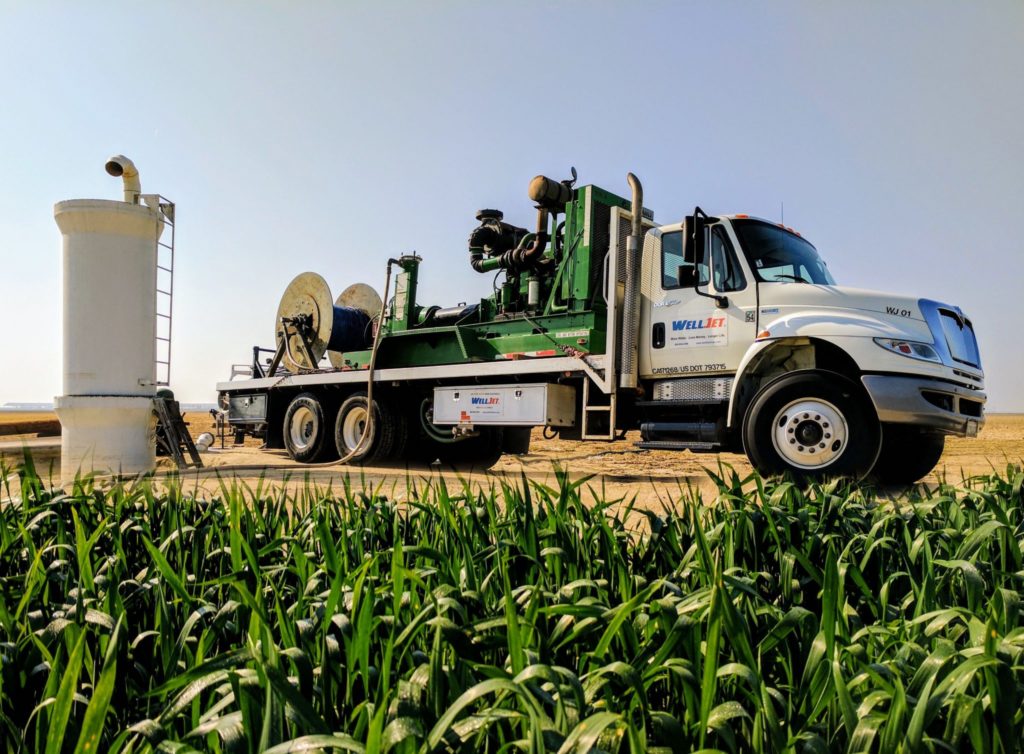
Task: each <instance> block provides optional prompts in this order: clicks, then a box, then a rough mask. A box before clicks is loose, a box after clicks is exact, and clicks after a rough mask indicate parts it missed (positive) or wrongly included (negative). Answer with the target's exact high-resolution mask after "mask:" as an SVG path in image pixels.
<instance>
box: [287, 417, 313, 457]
mask: <svg viewBox="0 0 1024 754" xmlns="http://www.w3.org/2000/svg"><path fill="white" fill-rule="evenodd" d="M319 429H320V422H319V420H318V419H317V417H316V413H315V412H314V411H313V410H312V409H310V408H307V407H306V406H299V407H298V408H297V409H295V412H294V413H293V414H292V418H291V422H290V423H289V425H288V437H289V439H290V440H291V443H292V447H293V448H295V449H296V450H298V451H303V450H308V449H309V448H311V447H312V446H313V443H314V442H315V441H316V437H317V434H318V431H319Z"/></svg>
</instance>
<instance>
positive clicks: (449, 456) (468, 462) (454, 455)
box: [429, 427, 504, 471]
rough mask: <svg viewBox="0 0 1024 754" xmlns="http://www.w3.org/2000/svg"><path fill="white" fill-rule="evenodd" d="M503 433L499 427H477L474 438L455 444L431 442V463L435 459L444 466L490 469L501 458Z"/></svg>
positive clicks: (480, 469)
mask: <svg viewBox="0 0 1024 754" xmlns="http://www.w3.org/2000/svg"><path fill="white" fill-rule="evenodd" d="M503 442H504V432H503V430H502V428H501V427H478V428H477V435H476V436H475V437H467V438H466V439H464V440H458V441H457V442H451V443H442V442H437V441H436V440H432V441H431V445H430V453H429V455H431V456H432V458H431V459H430V460H431V461H433V460H434V458H436V459H437V460H439V461H440V462H441V464H442V465H444V466H454V467H456V468H464V469H477V470H479V471H483V470H486V469H489V468H491V466H493V465H494V464H496V463H497V462H498V459H499V458H501V456H502V452H503V451H502V444H503Z"/></svg>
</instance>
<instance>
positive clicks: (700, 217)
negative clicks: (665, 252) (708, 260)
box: [683, 207, 706, 265]
mask: <svg viewBox="0 0 1024 754" xmlns="http://www.w3.org/2000/svg"><path fill="white" fill-rule="evenodd" d="M705 217H706V215H704V212H703V211H702V210H701V208H700V207H697V208H695V209H694V210H693V214H692V215H687V216H686V218H685V219H684V220H683V260H684V261H686V262H689V263H690V264H692V265H696V264H697V263H698V262H700V261H702V260H703V258H704V227H705V223H704V220H705ZM698 239H699V241H698Z"/></svg>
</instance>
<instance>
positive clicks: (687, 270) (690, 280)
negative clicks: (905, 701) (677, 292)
mask: <svg viewBox="0 0 1024 754" xmlns="http://www.w3.org/2000/svg"><path fill="white" fill-rule="evenodd" d="M676 280H678V281H679V287H680V288H694V287H696V285H697V283H698V282H699V281H698V279H697V268H696V266H694V265H692V264H681V265H679V268H678V269H677V270H676Z"/></svg>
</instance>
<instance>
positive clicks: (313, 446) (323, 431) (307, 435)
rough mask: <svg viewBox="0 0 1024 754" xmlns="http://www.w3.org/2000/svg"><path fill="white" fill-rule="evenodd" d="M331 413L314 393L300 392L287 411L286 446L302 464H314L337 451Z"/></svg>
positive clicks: (285, 423) (291, 454)
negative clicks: (332, 437)
mask: <svg viewBox="0 0 1024 754" xmlns="http://www.w3.org/2000/svg"><path fill="white" fill-rule="evenodd" d="M329 414H330V412H329V411H328V410H327V408H326V407H325V404H324V401H323V400H321V399H320V398H318V397H317V396H315V395H313V394H312V393H300V394H299V395H297V396H295V398H293V399H292V402H291V403H289V404H288V410H287V411H285V414H284V445H285V448H287V450H288V455H290V456H291V457H292V458H294V459H295V460H296V461H298V462H299V463H314V462H316V461H320V460H324V459H327V458H329V457H330V456H331V455H332V454H333V453H334V443H332V442H331V440H330V436H331V432H330V423H331V418H332V417H331V416H330V415H329Z"/></svg>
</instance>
